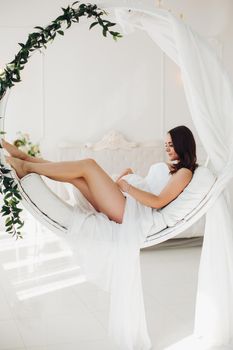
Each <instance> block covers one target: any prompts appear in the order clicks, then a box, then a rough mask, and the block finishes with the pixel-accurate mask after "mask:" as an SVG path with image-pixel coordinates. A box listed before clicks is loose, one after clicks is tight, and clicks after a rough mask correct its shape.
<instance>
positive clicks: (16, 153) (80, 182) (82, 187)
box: [2, 139, 99, 211]
mask: <svg viewBox="0 0 233 350" xmlns="http://www.w3.org/2000/svg"><path fill="white" fill-rule="evenodd" d="M2 146H3V147H4V148H5V149H6V150H7V152H8V153H9V154H10V155H11V156H12V157H15V158H19V159H22V160H25V161H28V162H32V163H51V161H49V160H46V159H43V158H38V157H32V156H30V155H28V154H27V153H25V152H23V151H21V150H20V149H18V147H16V146H15V145H13V144H11V143H9V142H7V141H6V140H3V139H2ZM48 177H49V176H48ZM50 178H51V177H50ZM51 179H52V180H54V178H51ZM58 181H61V182H67V180H66V178H61V177H60V178H59V180H58ZM69 182H70V183H71V184H72V185H74V186H75V187H77V188H78V189H79V191H80V192H81V193H82V194H83V195H84V197H85V198H86V199H87V200H88V201H89V202H90V203H91V204H92V205H93V207H94V208H95V209H96V210H97V211H99V208H98V206H97V204H96V202H95V200H94V198H93V196H92V194H91V192H90V190H89V188H88V185H87V182H86V180H85V179H84V178H78V179H73V180H71V181H69Z"/></svg>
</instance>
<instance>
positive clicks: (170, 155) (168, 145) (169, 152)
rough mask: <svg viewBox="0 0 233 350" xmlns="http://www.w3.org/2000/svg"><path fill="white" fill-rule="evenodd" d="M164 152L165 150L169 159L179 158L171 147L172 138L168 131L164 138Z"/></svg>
mask: <svg viewBox="0 0 233 350" xmlns="http://www.w3.org/2000/svg"><path fill="white" fill-rule="evenodd" d="M165 152H167V155H168V158H169V160H170V161H173V160H179V156H178V154H177V153H176V151H175V149H174V147H173V143H172V138H171V135H170V134H169V133H167V136H166V139H165Z"/></svg>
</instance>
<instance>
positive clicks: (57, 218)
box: [20, 173, 72, 228]
mask: <svg viewBox="0 0 233 350" xmlns="http://www.w3.org/2000/svg"><path fill="white" fill-rule="evenodd" d="M20 183H21V186H22V188H23V190H24V192H25V193H26V194H27V195H28V197H29V198H30V200H31V201H32V202H33V203H34V204H35V205H36V207H37V208H38V209H39V210H40V211H41V212H42V213H44V214H45V215H46V216H48V217H49V218H51V219H52V220H53V221H54V222H55V223H58V224H60V225H62V226H63V227H65V228H66V227H67V226H68V223H69V221H70V218H71V214H72V206H71V205H69V204H68V203H66V202H65V201H63V200H62V199H61V198H60V197H58V196H57V195H56V194H55V193H54V192H53V191H52V190H51V189H50V188H49V187H48V185H47V184H46V183H45V182H44V181H43V179H42V178H41V176H40V175H38V174H35V173H30V174H28V175H26V176H24V177H23V178H22V179H21V180H20Z"/></svg>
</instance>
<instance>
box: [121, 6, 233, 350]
mask: <svg viewBox="0 0 233 350" xmlns="http://www.w3.org/2000/svg"><path fill="white" fill-rule="evenodd" d="M116 17H117V21H118V22H119V24H120V25H121V26H122V29H123V31H124V33H125V34H127V33H131V32H132V31H133V30H134V29H135V28H140V29H141V30H144V31H146V32H147V34H148V35H149V36H150V37H151V38H152V39H153V40H154V41H155V43H156V44H157V45H159V46H160V48H161V49H162V50H163V51H164V52H165V53H166V54H167V55H168V56H169V57H170V58H171V59H172V60H173V61H174V62H176V63H177V64H178V65H179V67H180V70H181V74H182V79H183V84H184V90H185V95H186V98H187V102H188V105H189V109H190V112H191V115H192V120H193V123H194V125H195V127H196V129H197V132H198V135H199V137H200V139H201V142H202V144H203V146H204V148H205V150H206V152H207V154H208V155H209V158H210V162H211V166H212V170H213V171H214V172H215V173H216V174H217V175H218V176H220V175H221V174H224V176H225V177H224V180H223V182H224V185H225V190H224V191H223V192H222V194H221V195H220V196H219V197H218V199H217V200H216V202H215V204H214V205H213V206H212V207H211V208H210V209H209V211H208V213H207V215H206V227H205V235H204V244H203V249H202V255H201V261H200V268H199V276H198V291H197V299H196V313H195V327H194V333H193V336H194V337H195V339H199V341H200V342H201V343H202V345H203V346H204V348H205V349H207V348H209V347H211V346H222V345H229V344H231V342H232V340H233V339H232V338H233V220H232V213H233V211H232V203H231V200H230V195H229V188H228V186H229V185H228V181H229V180H230V179H231V178H232V175H233V171H232V162H233V149H232V142H233V115H232V114H233V86H232V82H231V81H230V79H229V77H228V75H227V73H226V72H225V70H224V68H223V66H222V64H221V62H220V61H219V59H218V57H217V55H216V54H215V52H214V51H213V50H212V48H211V47H210V46H209V45H208V43H207V42H206V41H205V40H204V39H203V38H202V37H200V36H199V35H198V34H197V33H195V32H194V31H193V30H192V29H191V28H190V27H189V26H188V25H186V24H185V23H184V22H183V21H181V20H178V19H176V18H175V17H174V16H173V15H172V14H171V13H169V12H167V11H165V10H162V9H154V10H150V11H145V10H142V9H140V8H135V7H134V8H131V10H130V11H129V9H128V8H118V9H117V10H116Z"/></svg>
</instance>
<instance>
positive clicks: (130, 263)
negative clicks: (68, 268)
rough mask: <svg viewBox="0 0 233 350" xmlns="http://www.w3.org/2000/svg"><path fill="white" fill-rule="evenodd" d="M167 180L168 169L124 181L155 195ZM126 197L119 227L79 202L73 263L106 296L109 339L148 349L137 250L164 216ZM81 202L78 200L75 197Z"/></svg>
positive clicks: (128, 349)
mask: <svg viewBox="0 0 233 350" xmlns="http://www.w3.org/2000/svg"><path fill="white" fill-rule="evenodd" d="M169 178H170V175H169V169H168V166H167V165H166V164H165V163H157V164H154V165H152V166H151V168H150V170H149V172H148V174H147V176H146V177H145V178H143V177H140V176H138V175H136V174H130V175H127V176H125V177H124V179H125V180H126V181H128V182H129V183H130V184H132V185H134V186H136V187H138V188H140V189H142V190H145V191H149V192H153V193H155V194H159V193H160V192H161V190H162V189H163V188H164V186H165V185H166V183H167V182H168V180H169ZM125 195H126V205H125V212H124V217H123V222H122V224H117V223H116V222H114V221H111V220H109V219H108V217H107V216H106V215H105V214H103V213H98V212H97V211H96V210H95V209H94V208H93V207H92V206H91V205H90V204H89V203H88V201H87V200H85V199H84V197H83V198H82V200H81V201H80V200H79V201H78V202H77V205H76V206H75V207H74V213H73V218H72V220H71V222H70V226H69V228H68V234H67V241H68V242H70V244H71V246H72V250H73V251H74V256H75V258H76V259H77V263H78V264H79V266H80V267H81V271H82V272H83V274H84V275H85V277H86V279H87V281H90V282H93V283H95V284H96V285H97V286H99V287H100V288H102V289H103V290H105V291H108V292H109V293H110V313H109V336H112V338H113V339H114V340H115V342H116V343H117V344H118V346H119V347H120V349H121V350H139V349H140V350H142V349H143V350H149V349H151V342H150V338H149V335H148V331H147V325H146V319H145V312H144V302H143V294H142V286H141V274H140V259H139V256H140V247H141V245H142V244H143V242H144V241H145V238H146V236H147V233H148V232H149V230H150V229H151V227H152V226H153V225H154V224H156V222H159V223H158V230H160V228H161V227H160V226H161V224H162V225H164V223H163V222H162V221H161V217H162V215H161V214H160V213H158V212H157V211H156V210H153V209H152V208H150V207H147V206H144V205H143V204H141V203H139V202H138V201H136V200H135V199H134V198H132V197H131V196H130V195H129V194H127V193H126V194H125ZM79 198H80V197H79Z"/></svg>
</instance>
